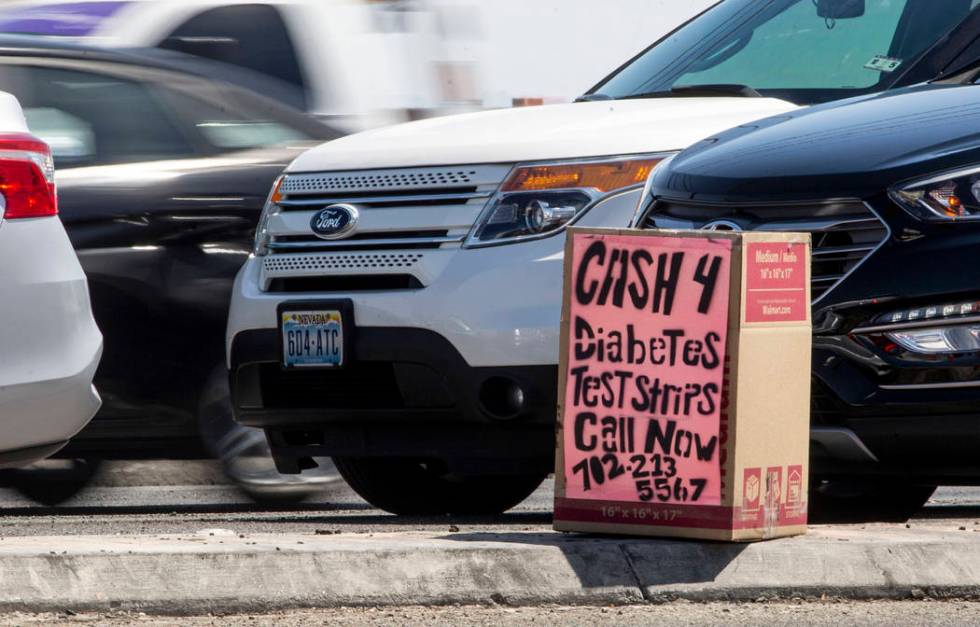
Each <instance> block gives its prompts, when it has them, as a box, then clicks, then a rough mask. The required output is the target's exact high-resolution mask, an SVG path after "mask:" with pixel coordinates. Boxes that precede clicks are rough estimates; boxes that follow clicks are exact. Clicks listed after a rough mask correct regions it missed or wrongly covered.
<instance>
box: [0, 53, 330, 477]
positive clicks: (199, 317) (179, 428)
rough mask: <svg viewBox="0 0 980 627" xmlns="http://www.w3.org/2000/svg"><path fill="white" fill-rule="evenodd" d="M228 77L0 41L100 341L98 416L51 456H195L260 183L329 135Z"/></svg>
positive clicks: (4, 74)
mask: <svg viewBox="0 0 980 627" xmlns="http://www.w3.org/2000/svg"><path fill="white" fill-rule="evenodd" d="M230 73H236V78H238V79H240V78H241V76H240V72H238V71H237V70H235V69H229V68H225V67H224V66H221V65H220V64H213V63H210V62H207V61H199V60H188V59H187V58H184V57H183V56H182V55H177V54H170V53H161V52H159V51H146V52H137V51H129V52H126V51H122V52H110V51H105V50H98V49H90V48H81V47H75V46H70V45H61V44H49V43H44V42H40V41H37V40H24V39H20V38H9V39H0V89H2V90H4V91H8V92H11V93H13V94H14V95H16V96H17V98H18V99H19V100H20V102H21V103H22V105H23V108H24V111H25V114H26V116H27V118H28V124H29V126H30V128H31V129H32V131H33V132H34V133H36V134H37V135H39V136H40V137H41V138H43V139H44V140H45V141H47V142H48V143H49V144H50V145H51V148H52V150H53V153H54V158H55V163H56V167H57V171H58V172H57V183H58V191H59V197H60V215H61V219H62V220H63V221H64V223H65V226H66V227H67V230H68V233H69V236H70V237H71V240H72V243H73V244H74V245H75V248H76V250H77V251H78V255H79V258H80V259H81V262H82V265H83V267H84V269H85V271H86V272H87V274H88V278H89V286H90V289H91V295H92V302H93V308H94V311H95V316H96V319H97V321H98V323H99V326H100V327H101V329H102V331H103V333H104V335H105V353H104V356H103V359H102V365H101V367H100V369H99V372H98V375H97V377H96V386H97V387H98V389H99V392H100V393H101V394H102V397H103V400H104V405H103V409H102V411H101V412H100V413H99V414H98V416H97V417H96V418H95V420H93V421H92V423H91V425H90V426H89V427H87V428H86V429H85V430H84V431H83V432H82V433H81V434H80V435H79V436H78V437H76V438H75V440H74V441H73V442H72V444H71V445H70V446H69V447H68V448H67V449H65V450H64V452H63V453H62V455H65V456H78V457H97V458H105V457H122V458H133V457H171V458H173V457H177V458H186V457H200V456H202V455H205V454H206V452H205V450H204V448H203V447H202V446H201V439H200V438H199V419H200V417H201V416H200V414H202V412H203V413H206V412H208V411H213V409H214V408H213V403H212V404H211V405H212V406H211V408H210V409H209V408H208V402H206V399H205V398H204V397H205V394H206V393H207V392H208V387H209V386H212V387H213V386H215V385H217V387H218V388H220V385H221V384H222V383H223V382H224V378H225V375H224V366H223V351H224V342H223V339H224V325H225V318H226V313H227V306H228V297H229V293H230V289H231V284H232V282H233V280H234V276H235V273H236V272H237V270H238V268H239V267H240V266H241V263H242V261H243V260H244V258H245V257H246V256H247V255H248V254H249V251H250V250H251V246H252V237H253V231H254V227H255V223H256V221H257V218H258V214H259V212H260V210H261V209H262V205H263V203H264V201H265V197H266V195H267V194H268V190H269V187H270V186H271V184H272V181H273V179H274V178H275V177H276V175H278V174H279V172H280V171H281V170H282V169H283V168H284V167H285V166H286V164H288V163H289V162H290V161H291V160H292V159H293V157H295V156H296V155H297V154H299V153H300V152H301V151H302V150H304V149H305V148H308V147H309V146H311V145H315V144H318V143H321V142H322V141H324V140H327V139H332V138H334V137H336V136H337V135H338V134H337V133H336V132H335V131H334V130H332V129H331V128H328V127H326V126H324V125H322V124H320V123H319V122H317V121H315V120H312V119H310V118H308V117H306V116H305V115H303V114H301V113H300V112H298V111H296V110H293V109H290V108H288V107H285V106H282V105H280V104H278V103H277V102H275V100H273V98H274V97H275V95H276V92H277V89H278V88H279V84H278V83H276V82H275V81H263V80H260V79H257V78H256V79H250V82H251V85H252V86H253V87H255V88H256V89H258V90H259V91H264V92H266V93H267V94H268V95H267V96H263V95H260V94H259V93H257V92H256V91H249V90H246V89H243V88H241V87H236V86H233V85H232V84H230V83H228V82H225V81H222V80H221V77H222V76H224V75H228V74H230ZM237 82H239V83H242V81H241V80H238V81H237ZM212 396H213V391H212ZM221 435H222V434H220V433H219V434H217V435H216V439H220V436H221Z"/></svg>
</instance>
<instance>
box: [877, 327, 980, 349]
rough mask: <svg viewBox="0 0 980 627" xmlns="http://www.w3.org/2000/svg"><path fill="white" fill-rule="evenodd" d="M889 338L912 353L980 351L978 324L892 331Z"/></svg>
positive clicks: (979, 329) (979, 328)
mask: <svg viewBox="0 0 980 627" xmlns="http://www.w3.org/2000/svg"><path fill="white" fill-rule="evenodd" d="M888 337H889V339H891V340H892V341H893V342H895V343H896V344H898V345H899V346H901V347H902V348H904V349H906V350H908V351H911V352H913V353H924V354H926V355H938V354H945V353H965V352H976V351H980V325H976V324H966V325H961V326H955V327H935V328H931V329H907V330H904V331H893V332H891V333H889V334H888Z"/></svg>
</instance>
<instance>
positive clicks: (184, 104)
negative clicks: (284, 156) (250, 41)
mask: <svg viewBox="0 0 980 627" xmlns="http://www.w3.org/2000/svg"><path fill="white" fill-rule="evenodd" d="M161 91H162V93H163V94H164V95H165V98H166V100H167V103H168V106H169V107H172V109H173V111H174V113H175V114H176V115H177V116H178V118H179V119H180V121H181V123H182V125H183V126H184V127H189V128H193V129H194V131H195V132H196V134H197V135H198V136H199V138H200V139H201V140H202V141H204V142H205V143H206V144H208V145H209V146H210V147H211V149H212V150H214V151H215V152H227V151H232V150H241V149H247V148H259V147H262V146H274V145H278V144H288V143H290V142H296V141H304V140H313V139H316V140H322V139H325V138H333V137H335V136H336V133H334V132H333V131H332V129H328V128H327V127H325V126H323V125H322V124H320V123H319V122H316V121H315V120H312V119H310V118H308V117H307V116H305V115H303V114H302V113H300V112H298V111H293V110H292V109H287V108H284V107H278V106H272V105H270V103H268V102H267V101H265V100H264V99H261V98H258V97H256V96H254V95H253V94H250V93H248V92H246V91H244V90H241V89H238V88H236V87H232V86H230V85H223V84H220V83H215V82H211V81H204V80H200V79H189V78H187V77H184V79H183V80H181V81H180V82H179V83H178V82H177V81H163V82H162V83H161Z"/></svg>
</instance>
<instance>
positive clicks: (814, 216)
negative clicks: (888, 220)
mask: <svg viewBox="0 0 980 627" xmlns="http://www.w3.org/2000/svg"><path fill="white" fill-rule="evenodd" d="M722 220H723V221H725V222H729V223H732V224H734V225H737V226H738V227H739V228H741V229H742V230H744V231H800V232H809V233H810V234H811V235H812V237H813V253H812V254H813V261H812V263H813V267H812V270H811V292H812V296H813V300H814V301H817V300H818V299H820V298H821V297H822V296H824V295H825V294H827V293H828V292H829V291H830V290H831V289H833V288H834V287H835V286H836V285H837V284H838V283H840V282H841V281H842V280H843V279H844V277H846V276H847V275H848V274H849V273H850V272H851V271H852V270H854V269H855V268H856V267H857V266H858V265H859V264H860V263H861V262H863V261H864V260H865V259H866V258H867V257H868V256H869V255H871V253H873V252H874V251H875V249H877V248H878V246H880V245H881V244H882V243H883V242H884V241H885V239H887V237H888V234H889V231H888V226H887V225H886V224H885V223H884V222H882V221H881V219H880V218H878V216H877V215H876V214H875V213H874V212H873V211H871V209H870V208H869V207H868V206H867V205H865V204H864V203H862V202H859V201H829V202H819V203H812V202H811V203H798V204H792V205H782V204H780V205H751V206H743V205H716V204H704V203H697V204H694V203H691V204H688V203H679V202H674V201H671V202H667V201H664V200H658V201H657V202H656V203H654V205H653V208H652V210H651V212H650V214H649V215H648V216H647V218H646V221H645V223H644V226H645V227H646V228H663V229H701V228H704V227H705V226H707V225H709V224H711V223H712V222H718V221H722Z"/></svg>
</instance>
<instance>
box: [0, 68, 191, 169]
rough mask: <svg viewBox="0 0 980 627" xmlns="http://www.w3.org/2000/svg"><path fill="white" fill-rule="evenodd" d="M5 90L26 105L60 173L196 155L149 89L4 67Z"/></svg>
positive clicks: (90, 75)
mask: <svg viewBox="0 0 980 627" xmlns="http://www.w3.org/2000/svg"><path fill="white" fill-rule="evenodd" d="M0 90H3V91H8V92H10V93H12V94H14V95H15V96H17V98H18V100H20V102H21V106H22V107H23V108H24V113H25V116H26V117H27V120H28V126H29V127H30V129H31V131H33V132H34V133H35V134H36V135H38V136H39V137H41V139H43V140H45V141H46V142H48V144H50V145H51V149H52V153H53V154H54V158H55V163H56V165H58V166H60V167H65V166H77V165H99V164H111V163H127V162H135V161H145V160H152V159H161V158H176V157H183V156H187V155H190V154H192V153H193V152H194V151H193V149H192V147H191V145H190V144H189V142H188V141H187V139H186V137H185V135H184V134H183V133H182V132H181V131H180V128H179V127H178V126H177V124H176V123H175V121H174V120H173V118H172V117H171V116H170V114H168V112H167V111H166V110H165V108H164V107H163V105H162V103H161V101H160V99H159V97H158V96H157V94H156V93H155V92H154V91H153V89H152V88H151V87H150V86H148V85H147V84H145V83H140V82H136V81H131V80H125V79H121V78H118V77H115V76H110V75H106V74H99V73H95V72H88V71H80V70H75V69H64V68H53V67H43V66H31V67H28V66H12V65H4V66H0Z"/></svg>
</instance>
